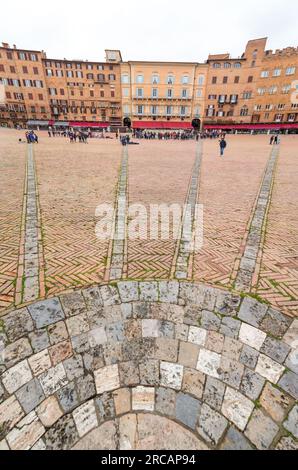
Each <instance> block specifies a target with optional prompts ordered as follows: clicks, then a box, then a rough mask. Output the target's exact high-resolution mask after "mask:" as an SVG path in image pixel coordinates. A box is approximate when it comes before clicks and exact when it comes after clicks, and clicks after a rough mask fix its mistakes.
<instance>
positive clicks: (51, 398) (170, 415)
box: [0, 281, 298, 450]
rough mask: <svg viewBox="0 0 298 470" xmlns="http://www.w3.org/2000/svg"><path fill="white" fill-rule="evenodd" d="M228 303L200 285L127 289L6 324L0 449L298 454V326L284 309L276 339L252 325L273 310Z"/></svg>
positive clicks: (46, 306)
mask: <svg viewBox="0 0 298 470" xmlns="http://www.w3.org/2000/svg"><path fill="white" fill-rule="evenodd" d="M165 292H166V293H167V296H165ZM155 293H156V294H155ZM230 300H231V298H230V294H229V293H227V292H226V291H225V290H222V289H218V288H214V287H210V286H205V285H204V284H193V283H188V282H182V281H181V282H178V281H157V282H156V281H148V282H135V281H120V282H114V283H113V284H108V285H104V286H103V285H98V286H94V287H92V288H84V289H81V290H78V291H76V292H75V293H68V294H62V295H60V296H59V297H56V298H53V299H48V300H42V301H38V302H33V303H30V304H29V305H28V306H27V307H23V308H21V309H17V310H15V311H12V312H10V313H9V314H7V315H5V316H3V317H2V335H3V337H4V339H5V343H6V344H5V349H4V350H3V351H2V355H1V364H0V367H1V376H0V391H1V393H0V449H1V450H5V449H6V450H8V449H12V450H25V449H33V450H44V449H48V450H52V449H122V450H128V449H176V450H182V449H185V448H186V449H193V450H194V449H197V450H209V449H210V450H212V449H222V450H225V449H227V450H228V449H229V450H230V449H232V450H242V449H245V450H252V449H258V450H267V449H293V450H294V449H295V450H297V449H298V440H297V438H298V413H297V410H298V408H297V400H298V390H297V384H298V375H297V374H296V372H295V370H294V367H292V370H290V369H289V367H288V366H287V364H288V357H289V356H290V355H291V354H293V353H294V354H297V339H298V335H297V319H296V320H293V319H290V318H289V317H287V316H285V315H284V314H282V313H279V315H280V317H281V318H282V319H283V320H284V325H287V326H286V327H283V328H282V329H281V330H280V331H279V332H278V333H277V334H276V337H275V338H273V337H272V335H271V330H270V324H269V323H266V322H265V323H262V324H263V326H262V327H261V326H255V325H259V323H260V316H261V317H262V319H263V321H264V320H266V319H267V318H268V317H269V316H270V308H269V307H268V306H266V307H265V308H264V305H263V304H261V303H259V302H258V301H256V300H253V303H252V304H251V305H250V312H249V315H248V314H246V312H247V305H246V299H243V298H242V297H241V296H240V295H235V296H234V302H233V303H232V304H231V301H230ZM236 305H237V307H235V306H236ZM223 307H224V308H223ZM190 309H191V314H190ZM207 309H208V310H207ZM219 312H224V313H219ZM260 312H261V313H260ZM206 314H208V317H209V321H206ZM211 316H212V318H213V321H210V318H211ZM231 316H233V318H232V319H233V320H234V321H235V322H238V323H239V328H238V330H237V332H235V333H234V334H233V337H231V336H230V335H229V333H228V334H226V332H225V330H223V329H222V326H223V325H224V322H225V320H226V319H231ZM24 318H25V319H26V321H25V323H24V321H23V319H24ZM215 318H216V321H215ZM33 335H38V336H39V337H41V336H42V335H43V336H44V339H43V342H42V343H41V342H36V341H35V342H34V341H31V338H32V337H33ZM296 359H297V358H296ZM294 362H297V360H296V361H294Z"/></svg>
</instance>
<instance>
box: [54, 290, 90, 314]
mask: <svg viewBox="0 0 298 470" xmlns="http://www.w3.org/2000/svg"><path fill="white" fill-rule="evenodd" d="M60 302H61V305H62V308H63V310H64V313H65V316H66V317H73V316H74V315H80V314H82V313H85V312H86V304H85V301H84V297H83V295H82V292H81V291H75V292H70V293H69V294H65V295H61V296H60Z"/></svg>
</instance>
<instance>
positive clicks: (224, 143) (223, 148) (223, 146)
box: [219, 137, 227, 157]
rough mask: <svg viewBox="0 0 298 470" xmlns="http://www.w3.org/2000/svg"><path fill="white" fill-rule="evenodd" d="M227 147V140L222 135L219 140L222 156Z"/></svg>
mask: <svg viewBox="0 0 298 470" xmlns="http://www.w3.org/2000/svg"><path fill="white" fill-rule="evenodd" d="M226 147H227V142H226V140H225V138H224V137H222V138H221V139H220V141H219V148H220V156H221V157H223V155H224V151H225V149H226Z"/></svg>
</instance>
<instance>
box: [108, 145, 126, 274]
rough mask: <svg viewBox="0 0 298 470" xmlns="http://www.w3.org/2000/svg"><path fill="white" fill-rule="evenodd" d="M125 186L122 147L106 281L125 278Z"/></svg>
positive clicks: (124, 161)
mask: <svg viewBox="0 0 298 470" xmlns="http://www.w3.org/2000/svg"><path fill="white" fill-rule="evenodd" d="M127 184H128V150H127V146H125V147H123V153H122V160H121V167H120V175H119V181H118V188H117V200H116V216H115V222H114V240H112V252H111V260H110V265H109V266H108V267H107V269H108V270H107V273H106V279H107V280H108V279H110V280H113V279H121V278H122V277H124V278H125V277H126V275H125V272H124V269H125V265H126V264H127V261H125V257H126V242H127Z"/></svg>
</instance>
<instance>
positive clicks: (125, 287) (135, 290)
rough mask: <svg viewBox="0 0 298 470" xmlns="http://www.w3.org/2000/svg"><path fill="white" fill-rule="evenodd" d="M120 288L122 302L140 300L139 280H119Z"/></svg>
mask: <svg viewBox="0 0 298 470" xmlns="http://www.w3.org/2000/svg"><path fill="white" fill-rule="evenodd" d="M117 285H118V289H119V293H120V298H121V301H122V302H135V301H138V300H139V285H138V283H137V282H133V281H132V282H125V281H121V282H118V284H117Z"/></svg>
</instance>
